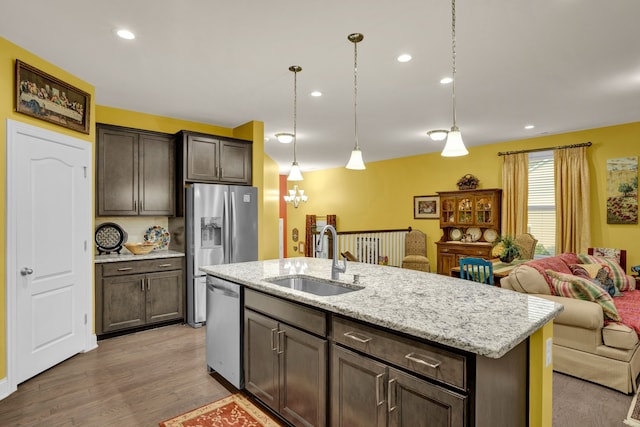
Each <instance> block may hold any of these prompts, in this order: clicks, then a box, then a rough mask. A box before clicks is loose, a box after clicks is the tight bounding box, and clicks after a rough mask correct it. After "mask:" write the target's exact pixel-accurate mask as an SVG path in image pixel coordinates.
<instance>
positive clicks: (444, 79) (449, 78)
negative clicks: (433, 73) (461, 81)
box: [440, 77, 453, 85]
mask: <svg viewBox="0 0 640 427" xmlns="http://www.w3.org/2000/svg"><path fill="white" fill-rule="evenodd" d="M452 81H453V79H452V78H451V77H444V78H443V79H441V80H440V83H442V84H443V85H448V84H449V83H451V82H452Z"/></svg>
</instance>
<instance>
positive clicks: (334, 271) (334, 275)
mask: <svg viewBox="0 0 640 427" xmlns="http://www.w3.org/2000/svg"><path fill="white" fill-rule="evenodd" d="M327 229H328V230H329V231H331V236H332V238H333V262H332V263H331V280H338V279H339V278H340V273H344V272H345V271H347V260H346V259H343V260H342V267H340V265H338V233H336V229H335V228H333V226H332V225H325V226H324V227H322V231H321V232H320V239H319V240H318V247H317V252H322V242H323V241H324V232H325V231H326V230H327Z"/></svg>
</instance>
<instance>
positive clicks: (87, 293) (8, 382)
mask: <svg viewBox="0 0 640 427" xmlns="http://www.w3.org/2000/svg"><path fill="white" fill-rule="evenodd" d="M6 126H7V134H6V171H7V174H6V183H7V184H6V192H7V194H6V201H5V212H6V222H5V232H6V252H5V262H6V264H5V270H6V271H5V273H6V274H5V287H6V292H5V295H6V299H5V313H6V330H5V340H6V355H5V357H6V370H7V376H6V378H4V379H2V380H0V399H4V398H5V397H7V396H8V395H9V394H11V393H13V392H15V391H16V390H17V389H18V384H17V383H16V375H15V372H16V359H17V355H16V347H17V346H16V336H17V333H18V322H17V310H16V304H15V301H16V298H17V291H16V289H15V286H16V283H15V277H16V274H17V273H18V272H17V270H16V265H15V263H16V261H17V260H16V248H17V240H18V236H17V234H16V221H17V218H18V215H19V214H20V213H19V212H17V209H16V199H17V197H16V190H15V188H14V186H15V185H16V176H15V173H16V171H15V166H14V165H15V162H14V157H15V156H16V150H15V145H16V144H17V138H16V135H18V134H20V133H22V134H26V135H30V136H33V137H36V138H39V139H44V140H47V141H52V142H55V143H58V144H63V145H67V146H71V147H74V148H79V149H82V150H89V153H90V156H89V157H90V159H91V160H90V161H89V162H88V165H87V176H88V178H89V180H90V181H91V182H90V184H89V188H90V190H89V192H90V194H91V200H88V201H87V203H92V200H93V190H92V189H93V184H92V182H93V172H92V171H93V167H92V159H93V151H92V150H93V144H92V143H91V142H89V141H85V140H81V139H78V138H74V137H71V136H68V135H64V134H60V133H57V132H53V131H50V130H47V129H43V128H39V127H36V126H32V125H28V124H26V123H22V122H18V121H14V120H10V119H7V122H6ZM92 206H93V204H92ZM91 212H92V213H93V207H92V208H91ZM90 224H93V218H91V219H90ZM86 239H87V240H86V243H85V244H86V245H87V251H86V254H87V255H86V260H83V262H87V263H88V264H89V265H88V266H87V267H86V268H87V269H88V274H87V278H88V280H89V282H90V285H89V286H86V287H81V294H80V296H79V298H78V301H80V303H81V304H82V309H83V311H84V312H85V313H87V315H86V321H85V328H84V331H79V333H81V334H84V346H83V349H82V350H81V351H82V352H87V351H90V350H93V349H94V348H97V346H98V341H97V337H96V335H95V333H94V324H93V323H94V313H93V251H92V250H91V248H93V245H92V244H91V243H92V236H91V232H90V231H88V232H87V236H86Z"/></svg>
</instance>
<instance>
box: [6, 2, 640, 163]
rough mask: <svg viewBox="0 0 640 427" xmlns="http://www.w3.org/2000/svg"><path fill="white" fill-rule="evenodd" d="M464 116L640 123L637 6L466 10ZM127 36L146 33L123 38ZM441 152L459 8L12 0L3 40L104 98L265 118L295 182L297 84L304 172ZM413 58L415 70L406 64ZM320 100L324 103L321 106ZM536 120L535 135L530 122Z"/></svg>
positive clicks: (573, 126)
mask: <svg viewBox="0 0 640 427" xmlns="http://www.w3.org/2000/svg"><path fill="white" fill-rule="evenodd" d="M456 9H457V13H456V14H457V31H456V33H457V37H456V38H457V48H456V50H457V79H456V83H457V84H456V91H457V104H458V108H457V113H458V114H457V122H458V126H459V127H460V130H461V131H462V135H463V138H464V141H465V143H466V144H467V146H474V145H482V144H489V143H495V142H501V141H509V140H516V139H522V138H528V137H532V136H538V135H543V134H555V133H562V132H568V131H574V130H579V129H588V128H595V127H601V126H607V125H614V124H620V123H629V122H636V121H638V120H639V118H640V24H639V22H638V20H639V19H640V2H639V1H637V0H610V1H602V0H537V1H534V0H473V1H470V0H458V2H457V3H456ZM121 27H126V28H128V29H130V30H131V31H133V32H134V33H135V34H136V35H137V38H136V39H135V40H133V41H127V40H122V39H120V38H118V37H116V36H115V34H114V31H115V29H118V28H121ZM353 32H360V33H363V34H364V40H363V41H362V42H361V43H359V44H358V124H359V141H360V146H361V148H362V151H363V153H364V159H365V161H366V162H370V161H375V160H383V159H389V158H396V157H404V156H410V155H415V154H422V153H428V152H436V151H441V150H442V147H443V146H444V142H440V143H434V142H430V141H429V140H428V139H427V136H426V131H428V130H430V129H438V128H444V129H449V128H450V127H451V124H452V111H451V105H452V102H451V85H441V84H440V83H439V80H440V79H441V78H442V77H444V76H447V75H450V74H451V3H450V2H449V1H448V0H420V1H418V0H396V1H393V2H391V1H371V0H324V1H309V0H272V1H266V0H234V1H213V0H182V1H177V0H109V1H87V0H55V1H52V0H29V1H28V2H26V3H25V2H20V1H15V0H0V36H2V37H4V38H6V39H8V40H9V41H11V42H13V43H15V44H17V45H19V46H21V47H23V48H25V49H27V50H29V51H31V52H33V53H34V54H36V55H38V56H40V57H42V58H43V59H45V60H47V61H49V62H51V63H53V64H55V65H57V66H59V67H61V68H63V69H65V70H66V71H68V72H70V73H72V74H74V75H76V76H78V77H79V78H81V79H83V80H85V81H87V82H89V83H90V84H93V85H94V86H95V88H96V103H97V104H99V105H105V106H111V107H116V108H122V109H127V110H134V111H141V112H145V113H150V114H156V115H160V116H167V117H174V118H179V119H184V120H192V121H196V122H202V123H210V124H214V125H220V126H225V127H235V126H238V125H240V124H243V123H246V122H247V121H249V120H260V121H263V122H264V124H265V137H267V138H269V140H268V141H266V142H265V150H266V152H267V154H269V155H270V156H271V157H272V158H273V159H274V160H275V161H276V162H278V164H279V165H280V170H281V172H282V173H288V170H289V165H290V164H291V161H292V158H293V147H292V146H291V145H284V144H279V143H278V142H276V141H275V138H274V137H273V135H274V134H275V133H277V132H291V131H292V129H293V73H292V72H290V71H289V70H288V68H289V66H290V65H300V66H301V67H302V69H303V70H302V72H300V73H299V74H298V119H297V131H298V156H297V157H298V162H299V163H300V166H301V168H302V170H303V172H304V171H308V170H313V169H325V168H329V167H339V166H343V165H345V164H346V162H347V160H348V157H349V153H350V151H351V149H352V147H353V145H354V114H353V110H354V105H353V101H354V99H353V65H354V64H353V44H352V43H351V42H349V41H348V40H347V35H348V34H350V33H353ZM401 53H410V54H411V55H413V60H412V61H411V62H408V63H399V62H397V61H396V57H397V56H398V55H399V54H401ZM312 90H321V91H322V92H323V93H324V96H322V97H320V98H313V97H311V96H310V92H311V91H312ZM527 124H534V125H535V126H536V127H535V128H534V129H532V130H525V129H524V126H525V125H527Z"/></svg>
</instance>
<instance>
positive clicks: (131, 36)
mask: <svg viewBox="0 0 640 427" xmlns="http://www.w3.org/2000/svg"><path fill="white" fill-rule="evenodd" d="M116 34H117V35H118V37H121V38H123V39H127V40H133V39H135V38H136V35H135V34H133V33H132V32H131V31H129V30H118V31H116Z"/></svg>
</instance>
